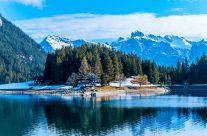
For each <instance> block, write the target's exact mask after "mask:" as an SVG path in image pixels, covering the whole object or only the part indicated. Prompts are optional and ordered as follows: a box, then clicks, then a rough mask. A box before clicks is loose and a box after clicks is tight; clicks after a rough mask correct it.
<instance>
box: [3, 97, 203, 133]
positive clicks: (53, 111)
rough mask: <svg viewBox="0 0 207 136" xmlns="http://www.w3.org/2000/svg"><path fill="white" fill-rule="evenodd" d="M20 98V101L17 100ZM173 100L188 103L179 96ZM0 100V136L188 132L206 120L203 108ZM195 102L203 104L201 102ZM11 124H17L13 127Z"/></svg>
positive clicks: (70, 101)
mask: <svg viewBox="0 0 207 136" xmlns="http://www.w3.org/2000/svg"><path fill="white" fill-rule="evenodd" d="M5 97H6V96H5ZM21 97H22V98H23V99H22V100H21V99H19V98H21ZM10 98H11V99H10ZM160 99H162V98H161V97H160ZM173 99H174V100H175V101H176V100H178V99H183V101H186V100H187V99H184V98H182V97H179V98H177V99H176V98H175V97H174V98H173ZM189 99H194V98H193V97H189ZM203 99H205V98H203ZM0 100H1V103H0V126H5V127H0V135H4V134H5V136H9V134H11V135H13V134H16V135H17V136H18V134H19V135H25V134H28V135H30V134H34V135H35V134H36V135H37V133H39V134H41V135H47V134H49V132H51V133H54V134H57V135H71V134H74V135H107V134H111V135H113V134H114V135H124V134H125V133H127V134H128V135H144V134H146V133H151V134H159V133H161V132H163V131H165V132H170V131H180V130H183V129H187V127H188V126H186V124H188V125H191V124H192V123H195V124H196V123H197V125H199V127H203V128H205V125H206V120H207V115H205V113H206V112H207V109H206V108H189V107H188V108H175V107H174V108H167V107H165V108H147V107H145V108H140V107H124V106H120V107H119V106H117V105H116V106H110V103H111V102H113V100H109V101H106V102H98V101H95V100H86V99H79V98H71V99H67V100H65V99H61V98H60V97H52V99H51V98H49V97H43V98H41V97H38V96H28V95H26V96H19V97H18V99H14V96H9V97H8V96H7V97H6V99H5V98H3V97H0ZM131 100H132V99H128V100H127V101H128V102H130V101H131ZM196 100H198V101H197V102H198V103H202V99H196ZM121 101H124V100H121ZM137 101H139V99H137ZM154 101H155V99H154ZM106 103H107V104H106ZM14 122H15V123H16V124H18V125H14ZM20 122H21V123H20ZM3 124H4V125H3ZM195 124H194V125H195ZM6 128H9V129H6ZM11 128H12V131H11V130H10V129H11ZM191 129H192V128H191ZM39 130H41V131H39ZM43 133H44V134H43ZM6 134H7V135H6Z"/></svg>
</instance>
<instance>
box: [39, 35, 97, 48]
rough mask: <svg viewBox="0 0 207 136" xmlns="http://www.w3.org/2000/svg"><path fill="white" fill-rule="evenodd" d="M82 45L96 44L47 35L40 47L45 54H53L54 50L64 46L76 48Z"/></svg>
mask: <svg viewBox="0 0 207 136" xmlns="http://www.w3.org/2000/svg"><path fill="white" fill-rule="evenodd" d="M84 44H89V45H93V44H96V43H94V42H89V41H86V40H81V39H79V40H70V39H68V38H64V37H60V36H55V35H49V36H47V37H46V38H45V39H44V40H43V41H42V42H41V43H40V45H41V46H42V48H43V49H44V50H45V52H54V51H55V50H56V49H61V48H62V47H65V46H72V47H78V46H82V45H84Z"/></svg>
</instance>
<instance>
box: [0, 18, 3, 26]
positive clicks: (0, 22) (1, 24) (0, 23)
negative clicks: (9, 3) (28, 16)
mask: <svg viewBox="0 0 207 136" xmlns="http://www.w3.org/2000/svg"><path fill="white" fill-rule="evenodd" d="M2 26H3V21H2V19H1V17H0V27H2Z"/></svg>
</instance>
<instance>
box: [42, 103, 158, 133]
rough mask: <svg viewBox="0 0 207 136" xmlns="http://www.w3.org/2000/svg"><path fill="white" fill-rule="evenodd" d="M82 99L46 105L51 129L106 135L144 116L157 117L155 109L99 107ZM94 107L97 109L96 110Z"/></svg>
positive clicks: (97, 104)
mask: <svg viewBox="0 0 207 136" xmlns="http://www.w3.org/2000/svg"><path fill="white" fill-rule="evenodd" d="M86 103H87V102H86V101H85V100H84V99H82V100H80V101H76V100H73V102H72V103H70V105H67V104H63V105H44V109H45V113H46V117H47V122H48V125H49V127H50V126H52V125H54V124H55V127H56V128H57V129H59V130H61V131H63V132H65V133H71V132H72V131H76V132H80V133H82V134H96V135H99V134H104V133H107V132H111V131H115V130H116V129H117V128H119V129H120V128H123V127H125V126H126V125H128V124H133V122H139V120H140V119H141V117H143V116H155V114H156V110H155V109H141V108H131V109H127V108H114V107H110V106H104V105H102V106H101V105H99V103H97V102H94V101H90V104H86ZM94 105H95V107H96V108H94Z"/></svg>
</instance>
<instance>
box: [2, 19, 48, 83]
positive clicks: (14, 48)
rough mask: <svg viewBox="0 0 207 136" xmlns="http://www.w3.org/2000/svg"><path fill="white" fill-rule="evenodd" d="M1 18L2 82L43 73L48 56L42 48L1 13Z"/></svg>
mask: <svg viewBox="0 0 207 136" xmlns="http://www.w3.org/2000/svg"><path fill="white" fill-rule="evenodd" d="M0 20H1V21H0V22H1V25H0V83H8V82H20V81H27V80H31V79H33V77H34V76H36V75H41V74H42V72H43V69H44V63H45V58H46V54H45V53H44V51H43V50H42V48H41V47H40V46H39V45H38V44H37V43H36V42H35V41H34V40H32V39H31V38H30V37H29V36H27V35H26V34H25V33H24V32H22V31H21V30H20V29H19V28H18V27H16V26H15V25H13V24H12V23H11V22H9V21H7V20H6V19H5V18H3V17H2V16H1V15H0Z"/></svg>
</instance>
